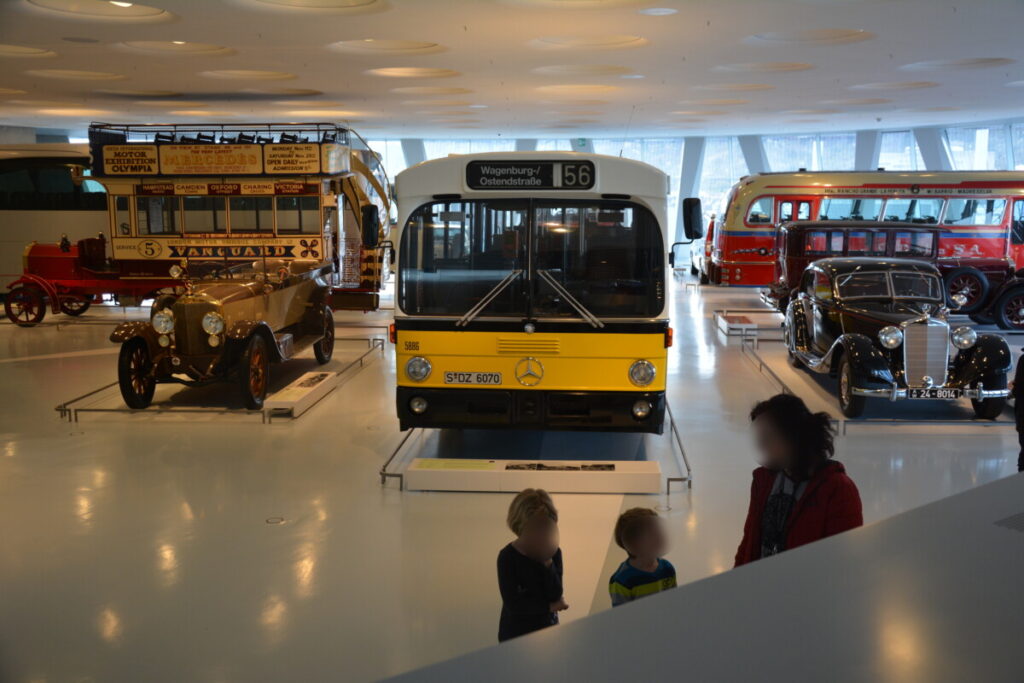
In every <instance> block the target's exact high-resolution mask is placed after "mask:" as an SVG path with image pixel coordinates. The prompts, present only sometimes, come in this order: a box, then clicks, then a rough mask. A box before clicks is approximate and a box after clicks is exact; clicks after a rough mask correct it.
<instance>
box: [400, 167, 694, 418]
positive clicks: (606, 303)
mask: <svg viewBox="0 0 1024 683" xmlns="http://www.w3.org/2000/svg"><path fill="white" fill-rule="evenodd" d="M395 187H396V196H397V204H398V226H399V234H398V237H397V240H396V241H397V258H398V281H397V289H396V297H395V298H396V306H395V322H394V326H393V329H392V334H391V339H392V341H393V342H394V343H395V344H396V357H397V378H398V387H397V411H398V417H399V420H400V422H401V427H402V429H403V430H406V429H410V428H417V427H429V428H455V429H458V428H499V429H506V428H522V429H559V430H562V429H564V430H607V431H628V432H648V433H661V431H662V427H663V423H664V415H665V382H666V375H667V354H668V347H669V346H670V345H671V343H672V329H671V328H670V327H669V316H668V297H667V289H666V288H667V280H666V274H667V273H668V272H670V269H669V265H668V249H667V248H666V246H667V245H666V234H665V230H664V226H665V225H666V196H667V194H668V177H667V176H666V175H665V174H664V173H662V172H661V171H659V170H658V169H656V168H654V167H652V166H649V165H647V164H643V163H640V162H637V161H632V160H629V159H621V158H615V157H607V156H600V155H594V154H580V153H573V152H501V153H487V154H470V155H460V156H449V157H447V158H443V159H436V160H433V161H428V162H425V163H422V164H419V165H417V166H414V167H412V168H409V169H407V170H405V171H403V172H402V173H400V174H399V175H398V177H397V179H396V184H395ZM687 209H688V210H686V211H684V213H685V214H686V218H687V220H686V221H685V223H686V230H687V234H691V233H692V232H694V231H695V230H699V227H697V226H695V225H693V224H692V221H695V220H698V218H697V217H698V216H699V215H700V212H699V207H690V206H688V207H687Z"/></svg>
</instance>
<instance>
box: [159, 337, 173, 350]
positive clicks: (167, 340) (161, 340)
mask: <svg viewBox="0 0 1024 683" xmlns="http://www.w3.org/2000/svg"><path fill="white" fill-rule="evenodd" d="M156 343H157V344H159V345H160V346H162V347H164V348H167V347H168V346H170V345H171V338H170V337H168V336H167V335H166V334H161V335H160V336H159V337H157V338H156Z"/></svg>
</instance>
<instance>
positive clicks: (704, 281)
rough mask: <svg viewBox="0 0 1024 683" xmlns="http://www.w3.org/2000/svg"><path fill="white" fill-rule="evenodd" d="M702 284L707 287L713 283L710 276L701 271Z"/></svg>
mask: <svg viewBox="0 0 1024 683" xmlns="http://www.w3.org/2000/svg"><path fill="white" fill-rule="evenodd" d="M700 283H701V284H702V285H706V284H710V283H711V278H709V277H708V274H707V273H705V272H704V271H703V270H702V271H700Z"/></svg>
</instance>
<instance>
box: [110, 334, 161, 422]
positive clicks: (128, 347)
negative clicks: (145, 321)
mask: <svg viewBox="0 0 1024 683" xmlns="http://www.w3.org/2000/svg"><path fill="white" fill-rule="evenodd" d="M152 371H153V361H152V359H150V357H149V347H148V346H146V342H145V340H143V339H140V338H138V337H136V338H135V339H129V340H128V341H126V342H125V343H124V344H122V345H121V354H120V355H119V356H118V358H117V384H118V386H119V387H120V389H121V398H123V399H124V402H125V405H127V406H128V407H129V408H131V409H133V410H140V409H142V408H147V407H149V404H150V403H152V402H153V392H154V391H156V379H154V377H153V372H152Z"/></svg>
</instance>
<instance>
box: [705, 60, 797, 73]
mask: <svg viewBox="0 0 1024 683" xmlns="http://www.w3.org/2000/svg"><path fill="white" fill-rule="evenodd" d="M813 68H814V65H813V64H807V63H806V62H746V63H742V64H720V65H718V66H716V67H714V68H713V69H712V71H723V72H727V73H772V72H784V71H807V70H808V69H813Z"/></svg>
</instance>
